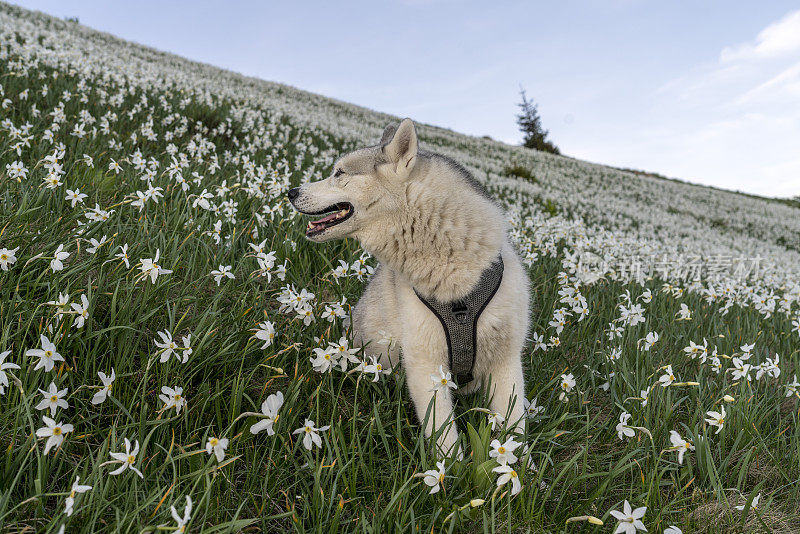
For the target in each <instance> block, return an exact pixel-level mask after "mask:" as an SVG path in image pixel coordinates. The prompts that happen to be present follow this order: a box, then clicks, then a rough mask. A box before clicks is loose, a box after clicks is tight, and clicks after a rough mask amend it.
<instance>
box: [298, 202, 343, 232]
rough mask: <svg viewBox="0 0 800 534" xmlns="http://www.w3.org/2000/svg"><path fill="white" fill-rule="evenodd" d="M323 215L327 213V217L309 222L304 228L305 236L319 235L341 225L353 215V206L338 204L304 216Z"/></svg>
mask: <svg viewBox="0 0 800 534" xmlns="http://www.w3.org/2000/svg"><path fill="white" fill-rule="evenodd" d="M323 213H328V215H326V216H325V217H323V218H322V219H319V220H316V221H309V223H308V226H306V236H312V235H316V234H319V233H320V232H324V231H325V230H327V229H328V228H331V227H332V226H336V225H337V224H341V223H343V222H344V221H346V220H347V219H349V218H350V216H351V215H352V214H353V206H352V205H351V204H350V203H349V202H340V203H338V204H334V205H333V206H328V207H327V208H325V209H324V210H321V211H315V212H313V213H309V212H306V215H321V214H323Z"/></svg>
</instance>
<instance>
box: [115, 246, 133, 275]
mask: <svg viewBox="0 0 800 534" xmlns="http://www.w3.org/2000/svg"><path fill="white" fill-rule="evenodd" d="M119 250H120V251H119V252H117V253H116V254H115V255H114V257H115V258H118V259H120V260H122V261H123V263H125V268H126V269H130V268H131V261H130V260H131V259H130V258H129V257H128V244H127V243H125V244H124V245H120V246H119Z"/></svg>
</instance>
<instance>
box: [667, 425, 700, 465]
mask: <svg viewBox="0 0 800 534" xmlns="http://www.w3.org/2000/svg"><path fill="white" fill-rule="evenodd" d="M669 441H670V443H672V450H675V451H678V463H679V464H681V465H683V455H684V454H685V453H686V451H693V450H694V445H692V442H691V441H686V440H685V439H683V438H682V437H681V435H680V434H678V433H677V432H676V431H675V430H670V431H669Z"/></svg>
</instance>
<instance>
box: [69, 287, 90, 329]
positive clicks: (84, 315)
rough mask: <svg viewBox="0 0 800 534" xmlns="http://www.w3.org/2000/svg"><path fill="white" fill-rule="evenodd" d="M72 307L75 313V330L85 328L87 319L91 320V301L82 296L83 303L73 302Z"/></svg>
mask: <svg viewBox="0 0 800 534" xmlns="http://www.w3.org/2000/svg"><path fill="white" fill-rule="evenodd" d="M70 307H71V308H72V311H74V312H75V323H74V324H75V328H83V325H84V323H86V319H88V318H89V299H87V298H86V295H81V303H80V304H78V303H77V302H73V303H72V304H70Z"/></svg>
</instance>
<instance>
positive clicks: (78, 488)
mask: <svg viewBox="0 0 800 534" xmlns="http://www.w3.org/2000/svg"><path fill="white" fill-rule="evenodd" d="M80 480H81V477H79V476H76V477H75V482H73V483H72V488H71V489H70V492H69V497H67V498H66V500H65V501H64V507H65V509H64V513H65V514H67V517H70V516H71V515H72V507H73V506H75V496H76V495H78V494H79V493H86V492H87V491H89V490H90V489H92V487H91V486H86V485H81V484H79V482H80Z"/></svg>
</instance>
